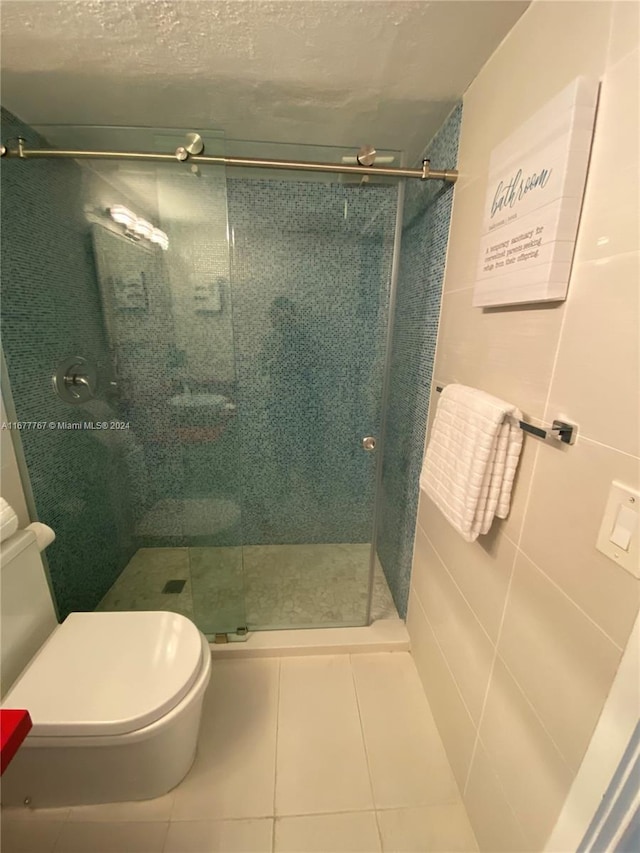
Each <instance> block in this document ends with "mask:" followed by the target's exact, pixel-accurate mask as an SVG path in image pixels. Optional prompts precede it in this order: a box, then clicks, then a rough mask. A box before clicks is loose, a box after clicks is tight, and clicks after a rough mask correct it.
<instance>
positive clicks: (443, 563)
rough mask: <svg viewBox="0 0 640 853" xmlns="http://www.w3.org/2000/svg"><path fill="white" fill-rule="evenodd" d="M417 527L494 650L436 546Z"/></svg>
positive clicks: (489, 638)
mask: <svg viewBox="0 0 640 853" xmlns="http://www.w3.org/2000/svg"><path fill="white" fill-rule="evenodd" d="M417 526H418V527H419V528H420V530H421V531H422V533H423V535H424V537H425V539H426V540H427V542H428V543H429V545H431V547H432V548H433V551H434V553H435V555H436V557H437V558H438V560H439V561H440V563H441V565H442V568H443V569H444V570H445V572H446V573H447V576H448V577H449V579H450V580H451V582H452V583H453V585H454V586H455V588H456V589H457V590H458V592H459V594H460V597H461V598H462V600H463V601H464V603H465V604H466V605H467V607H468V608H469V610H470V611H471V615H472V616H473V618H474V619H475V621H476V622H477V623H478V625H479V626H480V628H481V630H482V633H483V634H484V635H485V637H486V638H487V639H488V640H489V642H490V643H491V645H492V647H494V648H495V646H496V645H497V641H496V642H494V641H493V639H492V638H491V636H490V635H489V632H488V631H487V629H486V628H485V627H484V625H483V624H482V622H481V621H480V617H479V616H478V615H477V613H476V612H475V610H474V609H473V607H472V606H471V604H470V603H469V602H468V601H467V597H466V595H465V594H464V592H463V591H462V590H461V589H460V587H459V586H458V583H457V581H456V579H455V578H454V576H453V575H452V574H451V572H450V571H449V568H448V566H447V564H446V563H445V561H444V560H443V559H442V557H441V556H440V553H439V551H438V549H437V548H436V546H435V545H434V544H433V542H432V541H431V539H430V538H429V536H428V535H427V533H426V531H425V529H424V527H422V525H421V524H420V522H418V523H417Z"/></svg>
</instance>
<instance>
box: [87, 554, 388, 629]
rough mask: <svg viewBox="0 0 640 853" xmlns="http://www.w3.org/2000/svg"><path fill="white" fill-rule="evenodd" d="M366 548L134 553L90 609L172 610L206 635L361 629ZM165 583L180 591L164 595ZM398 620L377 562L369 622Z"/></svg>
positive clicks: (366, 580) (365, 601)
mask: <svg viewBox="0 0 640 853" xmlns="http://www.w3.org/2000/svg"><path fill="white" fill-rule="evenodd" d="M369 547H370V546H369V545H368V544H366V543H362V544H327V545H250V546H244V547H242V548H240V547H231V548H140V549H139V550H138V551H137V552H136V553H135V554H134V556H133V557H132V558H131V560H130V561H129V563H128V564H127V565H126V566H125V568H124V570H123V572H122V574H121V575H120V576H119V578H118V579H117V580H116V582H115V583H114V584H113V586H112V587H111V589H110V590H109V591H108V592H107V594H106V595H105V596H104V598H103V599H102V601H101V602H100V604H99V605H98V607H97V608H96V609H97V610H171V611H174V612H176V613H182V614H183V615H185V616H188V617H190V618H191V619H193V620H194V622H195V623H196V624H197V625H198V627H199V628H200V629H201V630H202V631H204V633H206V634H212V633H222V632H233V631H235V630H236V629H237V628H238V627H240V626H244V625H248V627H249V628H250V629H251V630H260V629H263V630H264V629H272V628H273V629H276V628H308V627H340V626H343V625H362V624H364V620H365V617H366V606H367V585H368V555H369ZM376 563H377V561H376ZM169 581H184V585H182V588H181V590H180V591H179V592H164V591H163V590H164V589H165V586H166V584H167V583H168V582H169ZM177 586H180V584H178V585H177ZM397 616H398V614H397V611H396V609H395V606H394V604H393V599H392V597H391V593H390V592H389V587H388V586H387V582H386V580H385V577H384V574H383V573H382V569H381V567H380V565H379V564H378V563H377V564H376V571H375V576H374V588H373V602H372V610H371V619H372V621H375V620H377V619H389V618H396V617H397Z"/></svg>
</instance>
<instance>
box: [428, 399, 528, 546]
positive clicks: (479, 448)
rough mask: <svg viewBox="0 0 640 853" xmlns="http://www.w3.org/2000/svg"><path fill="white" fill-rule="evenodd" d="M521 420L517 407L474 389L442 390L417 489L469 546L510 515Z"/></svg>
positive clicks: (520, 438) (520, 445)
mask: <svg viewBox="0 0 640 853" xmlns="http://www.w3.org/2000/svg"><path fill="white" fill-rule="evenodd" d="M521 418H522V414H521V412H520V411H519V410H518V409H516V407H515V406H512V405H511V404H509V403H505V402H504V400H499V399H498V398H497V397H492V396H491V395H490V394H485V393H484V391H478V390H477V389H476V388H468V387H467V386H465V385H447V386H446V387H445V388H444V389H443V391H442V395H441V397H440V399H439V401H438V408H437V410H436V416H435V419H434V422H433V428H432V431H431V438H430V440H429V446H428V447H427V452H426V454H425V457H424V463H423V465H422V472H421V475H420V486H421V488H423V489H424V490H425V491H426V493H427V494H428V495H429V497H430V498H431V499H432V500H433V501H434V503H435V504H436V506H437V507H438V508H439V509H440V510H441V512H442V514H443V515H444V517H445V518H446V519H447V521H449V522H450V523H451V524H452V525H453V526H454V527H455V529H456V530H457V531H458V532H459V533H461V534H462V536H463V537H464V538H465V539H466V540H467V542H473V541H474V540H475V539H477V538H478V536H479V535H480V534H481V533H487V531H488V530H489V528H490V527H491V524H492V522H493V519H494V517H495V516H496V515H497V516H498V518H506V517H507V515H508V513H509V504H510V502H511V487H512V485H513V479H514V477H515V473H516V468H517V465H518V459H519V457H520V450H521V448H522V430H521V429H520V428H519V425H518V421H519V420H520V419H521Z"/></svg>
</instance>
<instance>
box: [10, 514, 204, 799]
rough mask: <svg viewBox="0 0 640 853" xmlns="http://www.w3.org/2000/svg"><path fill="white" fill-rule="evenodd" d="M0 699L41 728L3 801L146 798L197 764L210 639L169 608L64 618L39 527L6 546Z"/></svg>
mask: <svg viewBox="0 0 640 853" xmlns="http://www.w3.org/2000/svg"><path fill="white" fill-rule="evenodd" d="M0 580H1V583H2V590H1V591H2V598H1V607H2V637H1V641H2V642H1V648H2V676H3V691H4V690H7V687H9V685H10V687H9V689H8V692H6V695H4V698H3V701H2V707H4V708H26V710H28V711H29V713H30V715H31V719H32V721H33V728H32V729H31V731H30V733H29V735H28V736H27V738H26V740H25V741H24V743H23V744H22V746H21V747H20V749H19V750H18V752H17V754H16V755H15V757H14V759H13V761H12V762H11V764H10V765H9V767H8V768H7V770H6V771H5V773H4V775H3V777H2V801H3V803H4V804H5V805H19V804H22V803H24V802H25V801H28V802H30V804H31V805H33V806H35V807H43V806H62V805H81V804H86V803H106V802H117V801H121V800H143V799H148V798H151V797H158V796H160V795H161V794H164V793H166V792H167V791H169V790H170V789H171V788H173V787H175V786H176V785H177V784H178V783H179V782H180V781H181V780H182V779H183V778H184V776H185V775H186V773H187V772H188V770H189V768H190V767H191V764H192V763H193V760H194V757H195V752H196V743H197V738H198V730H199V727H200V716H201V711H202V701H203V698H204V692H205V689H206V687H207V684H208V682H209V677H210V673H211V654H210V649H209V645H208V643H207V640H206V638H205V637H204V635H203V634H201V633H200V631H199V630H198V629H197V628H196V626H195V625H194V624H193V623H192V622H191V621H190V620H189V619H187V618H185V617H184V616H180V615H178V614H176V613H168V612H164V611H154V612H147V611H145V612H125V613H71V614H70V615H69V616H68V617H67V618H66V619H65V621H64V622H63V623H62V624H61V625H58V624H57V621H56V617H55V611H54V608H53V602H52V600H51V595H50V593H49V588H48V584H47V581H46V577H45V573H44V569H43V566H42V560H41V558H40V552H39V550H38V546H37V544H36V538H35V535H34V534H33V533H32V532H31V531H29V530H26V531H21V532H18V533H16V534H14V535H13V536H11V537H10V538H9V539H7V540H6V541H4V542H2V544H1V545H0Z"/></svg>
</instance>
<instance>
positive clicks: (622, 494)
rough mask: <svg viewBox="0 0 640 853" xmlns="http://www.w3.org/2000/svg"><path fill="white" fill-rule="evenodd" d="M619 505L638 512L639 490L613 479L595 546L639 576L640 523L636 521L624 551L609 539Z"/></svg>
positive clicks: (639, 510)
mask: <svg viewBox="0 0 640 853" xmlns="http://www.w3.org/2000/svg"><path fill="white" fill-rule="evenodd" d="M620 507H626V508H627V509H630V510H632V511H633V512H635V513H636V514H638V513H639V512H640V492H638V491H636V490H634V489H630V488H629V487H628V486H625V485H624V483H620V482H618V481H617V480H614V481H613V483H612V484H611V489H610V491H609V498H608V500H607V506H606V508H605V511H604V516H603V518H602V524H601V525H600V532H599V534H598V541H597V543H596V548H597V549H598V551H601V552H602V553H603V554H605V556H607V557H609V559H610V560H613V562H614V563H617V564H618V565H619V566H622V568H623V569H626V570H627V571H628V572H629V573H630V574H632V575H633V576H634V577H636V578H640V550H639V549H638V538H639V536H640V529H639V528H640V524H639V523H638V522H636V525H635V530H634V532H633V535H632V537H631V542H630V543H629V548H628V549H627V550H626V551H625V550H624V549H623V548H619V547H618V546H617V545H614V543H613V542H612V541H611V539H610V537H611V533H612V532H613V528H614V527H615V524H616V519H617V516H618V513H619V510H620Z"/></svg>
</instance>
